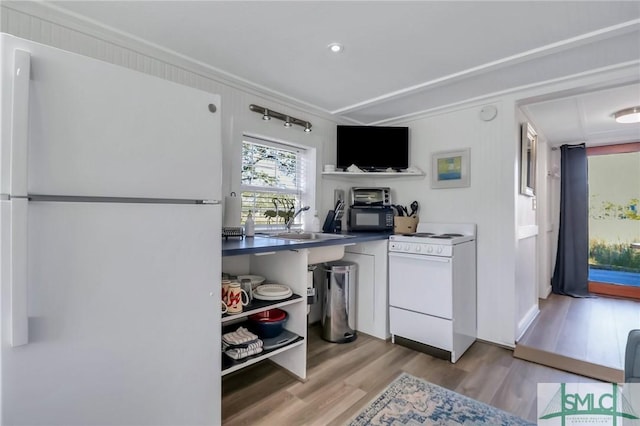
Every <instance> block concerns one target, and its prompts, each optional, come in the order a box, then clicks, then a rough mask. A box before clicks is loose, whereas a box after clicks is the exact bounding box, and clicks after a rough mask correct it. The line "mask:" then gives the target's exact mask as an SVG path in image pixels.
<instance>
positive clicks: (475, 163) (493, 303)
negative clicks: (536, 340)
mask: <svg viewBox="0 0 640 426" xmlns="http://www.w3.org/2000/svg"><path fill="white" fill-rule="evenodd" d="M493 105H495V106H496V107H497V108H498V116H497V117H496V119H494V120H493V121H489V122H485V121H482V120H481V119H480V118H479V117H478V112H479V111H480V109H481V107H482V105H473V106H470V107H465V108H460V109H456V110H452V111H447V112H444V113H440V114H434V115H432V116H429V117H425V118H420V119H416V120H413V121H409V122H404V123H394V125H406V126H409V128H410V130H409V131H410V162H411V164H412V165H414V166H417V167H418V168H420V169H421V170H423V171H425V172H426V173H427V176H426V177H422V178H417V177H393V178H377V179H373V178H350V179H347V178H344V179H337V178H333V177H331V178H327V177H325V178H324V184H325V188H324V193H325V194H326V196H329V195H331V196H332V194H333V188H334V187H341V188H344V189H348V188H349V187H351V186H358V185H360V186H390V187H391V188H392V197H393V199H394V202H398V203H400V204H405V205H408V204H409V203H411V201H413V200H417V201H418V202H419V203H420V206H421V210H420V213H419V216H420V221H423V222H471V223H476V224H477V230H478V237H477V248H478V250H477V252H478V255H477V269H478V275H477V276H478V279H477V280H478V337H479V338H480V339H484V340H488V341H492V342H496V343H500V344H504V345H507V346H513V342H514V330H513V324H514V312H513V309H514V300H515V295H514V290H515V289H514V276H515V271H514V265H515V234H514V230H515V228H514V224H515V218H514V212H515V209H514V194H515V192H514V191H515V188H514V179H515V172H516V168H515V167H516V166H515V159H516V146H515V144H514V143H511V144H504V143H503V141H504V139H505V132H508V133H512V131H513V130H512V128H513V122H514V118H513V117H514V113H513V107H510V108H505V107H504V106H503V105H502V103H501V102H493ZM510 138H511V139H512V140H513V136H510ZM461 148H471V153H470V157H471V161H470V163H471V170H470V176H471V186H470V187H468V188H456V189H431V155H432V154H433V153H434V152H438V151H448V150H455V149H461ZM325 162H331V163H334V162H335V151H333V152H330V153H329V156H327V157H325Z"/></svg>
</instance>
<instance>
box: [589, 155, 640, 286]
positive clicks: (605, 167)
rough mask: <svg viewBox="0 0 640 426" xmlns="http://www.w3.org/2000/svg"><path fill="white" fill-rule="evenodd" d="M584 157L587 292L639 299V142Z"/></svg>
mask: <svg viewBox="0 0 640 426" xmlns="http://www.w3.org/2000/svg"><path fill="white" fill-rule="evenodd" d="M587 155H588V162H589V291H590V292H592V293H598V294H603V295H608V296H616V297H625V298H633V299H640V183H639V182H640V143H637V142H636V143H628V144H619V145H609V146H598V147H591V148H588V149H587Z"/></svg>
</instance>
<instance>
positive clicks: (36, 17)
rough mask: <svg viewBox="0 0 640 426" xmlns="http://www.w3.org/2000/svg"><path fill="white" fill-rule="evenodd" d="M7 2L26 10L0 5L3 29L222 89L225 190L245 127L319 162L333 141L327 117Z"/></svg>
mask: <svg viewBox="0 0 640 426" xmlns="http://www.w3.org/2000/svg"><path fill="white" fill-rule="evenodd" d="M11 7H14V8H22V9H24V10H16V9H13V8H9V7H8V6H6V5H2V7H1V8H0V18H1V20H0V30H1V31H2V32H6V33H9V34H13V35H15V36H18V37H21V38H25V39H29V40H33V41H36V42H39V43H43V44H47V45H51V46H54V47H58V48H61V49H64V50H68V51H72V52H76V53H80V54H83V55H86V56H90V57H94V58H97V59H101V60H104V61H106V62H111V63H114V64H117V65H121V66H124V67H127V68H131V69H135V70H137V71H141V72H144V73H147V74H151V75H155V76H157V77H161V78H164V79H167V80H171V81H174V82H177V83H181V84H184V85H187V86H191V87H196V88H198V89H202V90H205V91H208V92H211V93H216V94H220V95H221V98H222V107H221V111H222V144H223V160H224V161H223V163H224V167H223V182H222V184H223V194H229V193H230V192H231V191H235V192H236V193H238V190H239V185H240V161H241V159H240V153H241V138H242V134H243V132H249V133H251V134H253V135H255V136H262V137H266V138H271V139H275V140H278V141H284V142H291V143H294V144H297V145H301V146H305V147H310V148H312V149H316V151H317V162H318V164H319V162H321V160H322V155H323V154H322V152H323V149H324V145H325V144H330V145H335V143H334V141H335V125H336V123H335V122H334V121H332V120H331V119H328V118H327V117H321V116H319V115H318V114H314V112H313V111H306V110H302V109H300V108H295V107H293V106H290V105H287V104H283V103H280V102H277V101H274V100H273V99H269V98H267V97H264V96H261V94H259V93H253V92H251V91H249V90H243V88H238V87H233V86H231V85H229V84H225V83H224V82H220V81H218V80H216V79H215V78H214V76H213V74H208V71H207V69H205V68H203V67H201V66H198V65H195V64H193V63H190V62H189V61H187V60H185V59H184V58H179V57H177V56H175V55H172V54H171V53H168V52H166V51H163V50H160V49H157V48H154V47H150V46H148V45H145V44H142V43H140V42H137V41H135V40H131V39H128V38H127V37H126V36H124V35H120V34H117V33H114V32H110V31H107V30H105V29H99V28H96V27H89V26H87V24H84V23H82V22H79V21H76V20H73V19H71V18H69V17H66V16H64V15H61V14H59V13H57V12H54V11H52V10H50V9H48V8H45V7H42V6H38V5H37V3H32V2H25V3H20V2H17V3H15V4H13V5H12V6H11ZM54 22H57V23H54ZM124 46H126V47H124ZM252 103H255V104H258V105H261V106H264V107H267V108H269V109H272V110H276V111H279V112H282V113H285V114H290V115H292V116H295V117H297V118H300V119H301V120H306V121H310V122H311V123H312V124H313V131H312V132H310V133H305V132H303V131H302V128H301V127H299V126H294V127H292V128H289V129H287V128H285V127H284V126H283V123H282V122H281V121H279V120H271V121H264V120H262V118H261V115H260V114H257V113H255V112H251V111H249V105H250V104H252ZM183 143H189V141H183ZM316 166H317V164H316ZM316 169H317V171H318V173H319V171H320V168H319V167H316ZM316 180H318V176H316ZM318 200H319V198H318V197H317V198H316V202H315V203H314V202H312V204H319V203H320V201H318ZM312 201H313V200H312ZM313 207H315V206H313ZM312 210H313V208H312Z"/></svg>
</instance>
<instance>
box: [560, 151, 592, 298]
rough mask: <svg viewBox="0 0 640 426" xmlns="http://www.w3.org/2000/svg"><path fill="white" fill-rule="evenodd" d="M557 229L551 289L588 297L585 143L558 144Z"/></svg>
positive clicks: (587, 210) (587, 188) (587, 206)
mask: <svg viewBox="0 0 640 426" xmlns="http://www.w3.org/2000/svg"><path fill="white" fill-rule="evenodd" d="M560 153H561V158H560V167H561V170H560V173H561V178H560V228H559V232H558V254H557V255H556V266H555V269H554V271H553V278H552V279H551V288H552V291H553V292H554V293H556V294H565V295H568V296H573V297H587V296H589V187H588V181H587V149H586V147H585V145H584V144H580V145H562V146H561V147H560Z"/></svg>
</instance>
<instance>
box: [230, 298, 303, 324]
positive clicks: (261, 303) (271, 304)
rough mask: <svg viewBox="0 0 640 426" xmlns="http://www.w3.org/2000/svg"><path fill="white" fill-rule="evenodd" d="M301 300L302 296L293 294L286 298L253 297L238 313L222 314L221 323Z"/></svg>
mask: <svg viewBox="0 0 640 426" xmlns="http://www.w3.org/2000/svg"><path fill="white" fill-rule="evenodd" d="M299 302H302V296H299V295H297V294H294V295H292V296H290V297H288V298H286V299H282V300H257V299H253V300H252V301H251V303H250V304H249V305H247V306H245V307H244V309H246V310H243V311H242V312H241V313H239V314H222V320H221V321H222V324H225V323H228V322H229V321H234V320H238V319H240V318H245V317H248V316H249V315H253V314H257V313H259V312H263V311H267V310H269V309H275V308H282V307H284V306H287V305H291V304H292V303H299Z"/></svg>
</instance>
